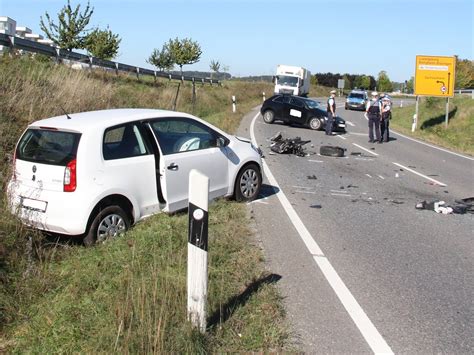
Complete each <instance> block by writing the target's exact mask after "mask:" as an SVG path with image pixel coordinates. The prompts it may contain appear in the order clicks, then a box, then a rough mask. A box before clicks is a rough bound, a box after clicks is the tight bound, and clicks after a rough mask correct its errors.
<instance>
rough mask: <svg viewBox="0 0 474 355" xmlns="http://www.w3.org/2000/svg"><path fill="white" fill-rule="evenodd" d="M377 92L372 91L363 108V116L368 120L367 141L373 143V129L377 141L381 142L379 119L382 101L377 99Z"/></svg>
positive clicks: (380, 117) (380, 118)
mask: <svg viewBox="0 0 474 355" xmlns="http://www.w3.org/2000/svg"><path fill="white" fill-rule="evenodd" d="M378 95H379V94H378V92H376V91H373V92H372V95H371V96H372V97H371V99H370V101H369V102H367V106H366V109H365V118H367V119H368V120H369V143H374V142H375V140H374V130H375V137H376V139H377V143H382V141H381V140H380V121H381V120H382V103H381V102H380V100H379V99H378Z"/></svg>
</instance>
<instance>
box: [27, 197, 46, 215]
mask: <svg viewBox="0 0 474 355" xmlns="http://www.w3.org/2000/svg"><path fill="white" fill-rule="evenodd" d="M21 206H22V207H23V208H26V209H28V210H32V211H39V212H46V207H47V206H48V203H47V202H46V201H40V200H33V199H31V198H26V197H23V198H22V199H21Z"/></svg>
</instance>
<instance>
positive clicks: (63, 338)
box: [0, 57, 289, 353]
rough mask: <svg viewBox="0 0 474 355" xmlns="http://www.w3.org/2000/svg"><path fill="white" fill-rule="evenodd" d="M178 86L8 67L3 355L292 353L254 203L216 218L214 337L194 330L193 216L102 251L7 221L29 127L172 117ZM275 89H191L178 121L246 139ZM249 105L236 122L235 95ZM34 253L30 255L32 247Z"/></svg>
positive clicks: (214, 212)
mask: <svg viewBox="0 0 474 355" xmlns="http://www.w3.org/2000/svg"><path fill="white" fill-rule="evenodd" d="M177 86H178V83H177V82H168V81H166V80H158V82H157V83H156V84H154V83H153V82H151V81H150V80H145V79H143V80H140V81H137V80H136V78H134V77H132V76H127V75H119V76H115V75H113V74H107V73H103V72H101V71H97V72H92V73H90V72H88V71H74V70H71V69H69V68H67V67H65V66H58V65H54V64H52V63H48V62H42V61H37V60H34V59H31V58H27V57H21V58H8V57H3V58H0V93H1V95H0V130H1V132H2V134H1V135H0V185H1V186H2V189H1V190H0V209H1V211H0V352H2V351H8V352H14V353H25V352H27V353H64V352H68V353H69V352H85V353H97V352H100V353H112V352H120V353H158V352H160V353H162V352H166V353H169V352H172V353H184V352H185V353H207V352H214V353H215V352H243V351H280V350H282V349H289V345H288V343H289V341H288V337H289V333H288V330H287V328H286V321H285V319H284V310H283V308H282V305H281V300H280V296H279V295H278V292H277V290H276V288H275V286H274V284H273V282H268V275H269V272H268V271H265V270H264V268H263V264H262V260H263V256H262V253H261V251H260V249H259V248H258V247H257V246H255V245H254V244H253V242H254V239H253V237H252V235H251V232H250V230H249V229H248V225H249V219H248V217H247V216H246V211H247V210H246V207H245V206H244V205H242V204H237V203H233V202H229V201H226V200H220V201H218V202H216V203H213V204H212V205H211V209H210V229H209V233H210V243H209V291H208V315H209V319H210V320H212V322H211V323H210V324H209V329H208V331H207V333H206V334H205V335H202V334H200V333H199V332H196V331H195V330H193V329H192V328H191V327H190V325H189V323H188V322H187V321H186V268H185V265H186V247H187V242H186V240H187V237H186V234H187V216H186V215H184V214H175V215H171V216H170V215H165V214H160V215H156V216H153V217H151V218H149V219H147V220H146V221H144V222H142V223H139V224H138V225H136V226H135V227H134V228H132V229H131V230H130V231H129V232H128V233H127V234H126V235H125V236H124V237H123V238H118V239H117V240H113V241H110V242H108V243H106V244H103V245H99V246H97V247H94V248H84V247H82V246H81V245H78V244H77V243H76V244H74V243H70V241H69V240H66V241H65V240H61V241H60V242H56V241H54V240H51V239H46V238H45V237H44V236H43V235H41V234H38V233H36V232H34V231H30V230H28V229H26V228H25V227H24V226H22V225H21V224H20V223H19V222H18V221H17V220H15V219H14V218H13V217H11V216H10V214H9V213H8V212H7V206H6V199H5V196H4V191H5V185H6V182H7V180H8V177H9V176H10V174H11V171H10V169H11V166H10V164H9V163H8V159H7V158H6V156H7V153H11V152H12V151H13V149H14V146H15V143H16V141H17V139H18V137H19V135H20V134H21V132H22V131H23V130H24V128H25V127H26V125H27V124H28V123H30V122H32V121H34V120H38V119H41V118H46V117H51V116H54V115H59V114H63V111H62V110H63V109H64V110H66V111H68V112H80V111H87V110H96V109H105V108H119V107H150V108H164V109H170V108H171V106H172V103H173V100H174V97H175V95H176V90H177ZM262 91H265V92H271V91H272V85H271V84H269V83H263V82H261V83H246V82H232V81H229V82H224V83H223V86H222V87H217V86H215V85H214V86H210V85H204V86H201V85H197V101H196V105H195V107H194V110H193V105H192V101H191V98H192V87H191V85H190V84H189V83H185V84H183V85H182V86H181V88H180V95H179V98H178V104H177V110H178V111H184V112H190V113H194V114H196V115H197V116H200V117H202V118H204V119H206V120H208V121H209V122H211V123H213V124H215V125H217V126H219V127H220V128H222V129H224V130H226V131H228V132H235V130H236V129H237V127H238V125H239V123H240V118H241V117H242V116H243V114H244V113H247V112H248V111H249V110H250V108H252V107H254V106H256V105H257V104H259V103H261V93H262ZM232 95H235V96H236V97H237V112H236V113H232V111H231V110H232V106H231V96H232ZM30 237H31V238H32V240H33V243H32V245H33V251H32V252H28V240H29V238H30Z"/></svg>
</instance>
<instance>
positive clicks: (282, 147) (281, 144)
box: [270, 132, 311, 157]
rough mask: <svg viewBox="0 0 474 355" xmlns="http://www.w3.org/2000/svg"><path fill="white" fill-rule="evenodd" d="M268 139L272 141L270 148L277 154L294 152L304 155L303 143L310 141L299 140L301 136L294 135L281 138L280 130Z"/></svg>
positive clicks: (297, 154) (300, 155)
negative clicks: (293, 136)
mask: <svg viewBox="0 0 474 355" xmlns="http://www.w3.org/2000/svg"><path fill="white" fill-rule="evenodd" d="M270 141H271V142H272V143H271V144H270V149H271V150H272V151H273V152H275V153H278V154H285V153H287V154H295V155H296V156H299V157H304V156H306V155H309V154H306V152H305V149H304V147H303V146H304V145H305V144H307V143H309V142H311V141H310V140H309V141H303V140H301V137H295V138H286V139H285V138H283V136H282V134H281V132H278V133H277V134H275V135H274V136H273V137H272V138H271V139H270Z"/></svg>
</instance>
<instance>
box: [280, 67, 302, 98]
mask: <svg viewBox="0 0 474 355" xmlns="http://www.w3.org/2000/svg"><path fill="white" fill-rule="evenodd" d="M310 78H311V73H310V71H309V70H307V69H305V68H302V67H295V66H289V65H283V64H280V65H278V66H277V70H276V75H275V79H274V81H275V90H274V93H275V94H291V95H295V96H308V93H309V85H310Z"/></svg>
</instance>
